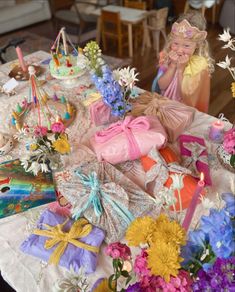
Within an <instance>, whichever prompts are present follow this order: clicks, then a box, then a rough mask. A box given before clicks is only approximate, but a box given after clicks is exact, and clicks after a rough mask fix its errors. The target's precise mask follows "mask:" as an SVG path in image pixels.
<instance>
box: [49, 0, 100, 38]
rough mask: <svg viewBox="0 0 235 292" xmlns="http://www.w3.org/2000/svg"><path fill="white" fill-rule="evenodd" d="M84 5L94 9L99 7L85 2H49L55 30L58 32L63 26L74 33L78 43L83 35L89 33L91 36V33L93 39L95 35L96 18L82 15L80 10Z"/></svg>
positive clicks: (64, 0) (51, 0)
mask: <svg viewBox="0 0 235 292" xmlns="http://www.w3.org/2000/svg"><path fill="white" fill-rule="evenodd" d="M84 5H86V6H87V5H90V6H91V7H92V8H94V9H96V8H97V7H99V6H97V4H95V3H92V2H87V1H78V0H50V6H51V11H52V15H53V18H54V21H55V30H56V31H59V29H60V28H61V27H63V26H65V27H66V28H68V30H70V31H73V32H74V31H75V33H76V34H77V36H78V37H77V40H78V43H79V42H80V40H81V36H82V34H83V33H87V32H88V31H89V32H90V35H91V32H93V35H94V37H95V34H96V23H97V17H95V16H91V15H89V14H86V13H84V12H83V9H82V8H83V6H84Z"/></svg>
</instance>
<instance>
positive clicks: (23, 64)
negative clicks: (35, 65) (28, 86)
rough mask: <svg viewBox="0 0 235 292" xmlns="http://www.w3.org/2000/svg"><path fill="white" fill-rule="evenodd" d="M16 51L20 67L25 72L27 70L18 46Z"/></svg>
mask: <svg viewBox="0 0 235 292" xmlns="http://www.w3.org/2000/svg"><path fill="white" fill-rule="evenodd" d="M16 53H17V56H18V59H19V63H20V67H21V69H22V70H23V71H24V72H26V71H27V67H26V65H25V62H24V58H23V54H22V50H21V48H20V47H16Z"/></svg>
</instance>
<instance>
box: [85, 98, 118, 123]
mask: <svg viewBox="0 0 235 292" xmlns="http://www.w3.org/2000/svg"><path fill="white" fill-rule="evenodd" d="M89 109H90V117H91V121H92V123H93V124H94V125H95V126H101V125H105V124H108V123H113V122H116V121H117V120H118V117H115V116H112V115H111V108H110V107H109V106H107V105H106V104H105V103H104V102H103V100H99V101H96V102H95V103H93V104H91V105H90V107H89Z"/></svg>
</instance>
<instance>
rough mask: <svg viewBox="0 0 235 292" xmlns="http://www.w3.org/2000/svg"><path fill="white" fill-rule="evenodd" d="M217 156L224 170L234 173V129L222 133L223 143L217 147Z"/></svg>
mask: <svg viewBox="0 0 235 292" xmlns="http://www.w3.org/2000/svg"><path fill="white" fill-rule="evenodd" d="M217 156H218V159H219V161H220V163H221V164H222V165H223V166H224V167H225V168H226V169H228V170H230V171H232V172H235V127H233V128H232V129H230V130H228V131H226V132H225V133H224V141H223V144H222V145H220V146H219V147H218V150H217Z"/></svg>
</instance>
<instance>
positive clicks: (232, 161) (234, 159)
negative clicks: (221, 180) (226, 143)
mask: <svg viewBox="0 0 235 292" xmlns="http://www.w3.org/2000/svg"><path fill="white" fill-rule="evenodd" d="M230 165H231V166H232V167H235V155H231V158H230Z"/></svg>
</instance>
